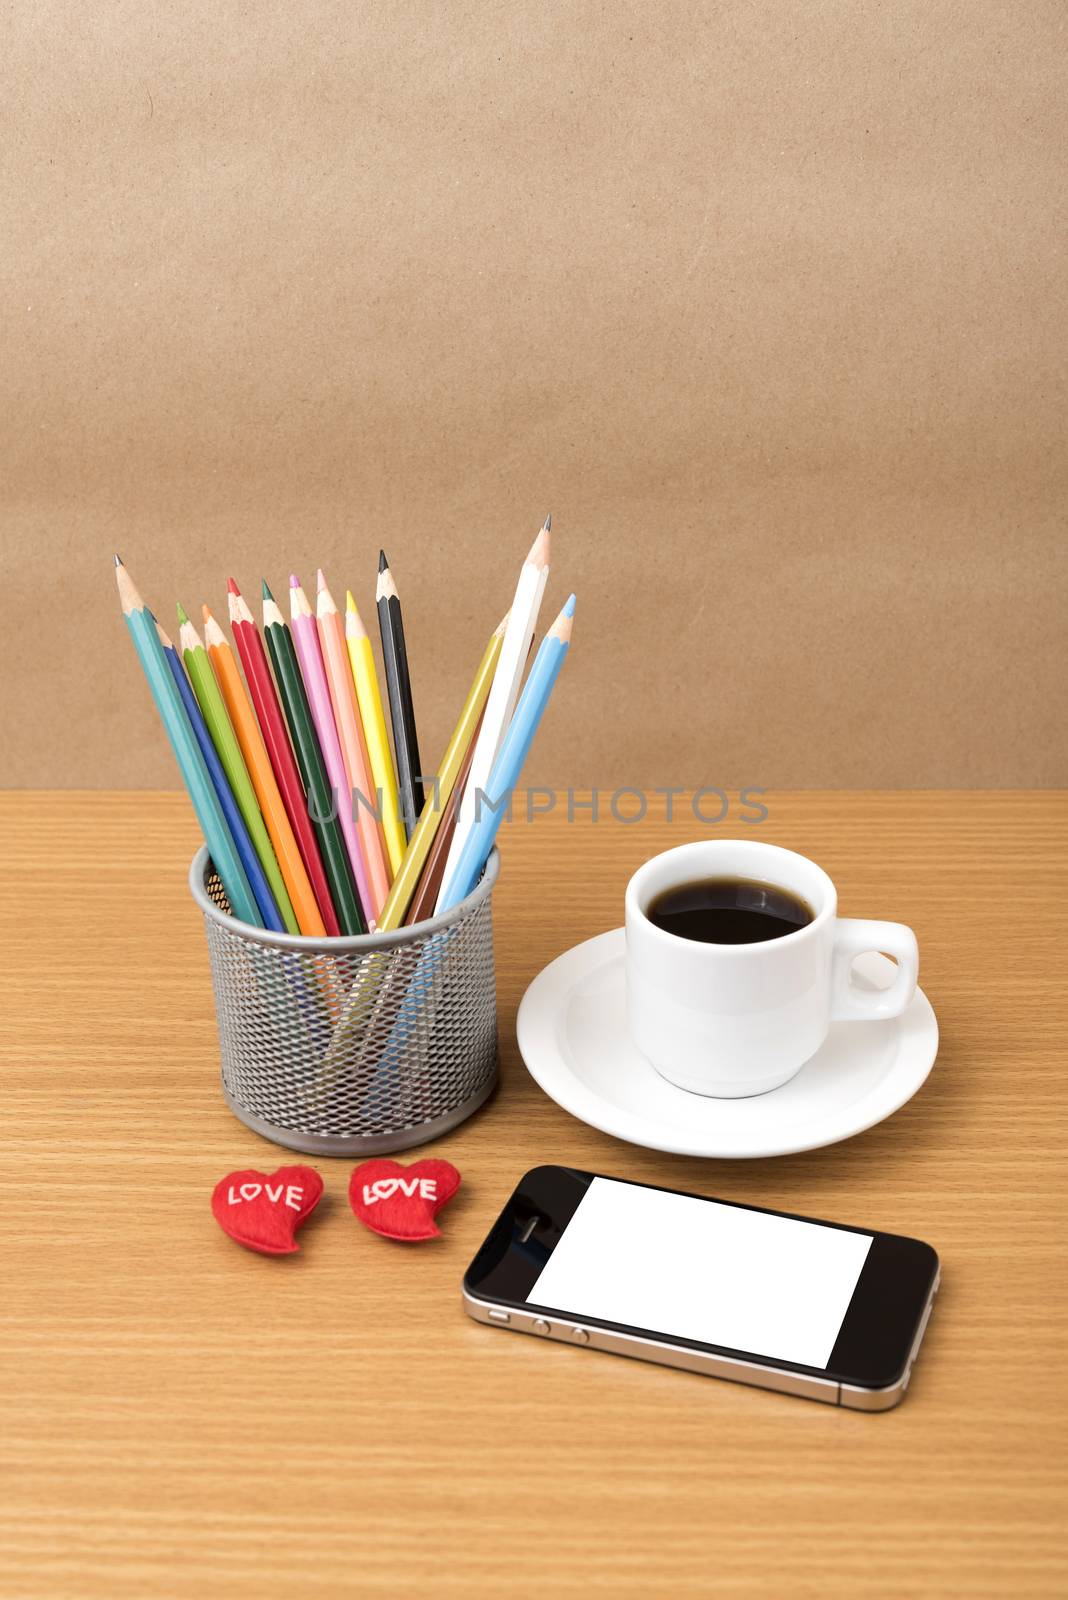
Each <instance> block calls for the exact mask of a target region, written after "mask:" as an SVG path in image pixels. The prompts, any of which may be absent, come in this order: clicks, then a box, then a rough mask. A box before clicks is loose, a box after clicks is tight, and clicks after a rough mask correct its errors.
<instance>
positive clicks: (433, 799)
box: [378, 617, 508, 933]
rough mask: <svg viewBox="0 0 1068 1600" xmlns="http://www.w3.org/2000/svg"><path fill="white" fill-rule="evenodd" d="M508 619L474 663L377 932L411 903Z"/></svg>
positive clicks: (398, 920) (392, 924)
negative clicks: (470, 681) (478, 659)
mask: <svg viewBox="0 0 1068 1600" xmlns="http://www.w3.org/2000/svg"><path fill="white" fill-rule="evenodd" d="M507 621H508V618H507V617H504V618H502V619H501V621H500V622H499V623H498V624H497V627H496V628H495V629H494V631H493V633H492V634H491V635H490V638H489V643H488V644H487V645H486V648H485V650H484V651H483V653H482V660H481V661H480V662H479V664H478V671H477V672H476V673H475V676H474V679H473V681H472V684H471V687H470V689H469V690H468V692H467V699H466V700H465V701H464V704H463V709H462V710H461V712H460V715H459V718H458V719H457V723H456V726H455V728H454V729H453V730H452V738H451V739H450V740H449V743H448V746H447V748H446V750H445V754H444V756H443V757H442V759H441V766H440V767H439V769H438V774H437V779H436V782H435V790H436V792H435V793H433V794H431V795H430V796H429V798H428V799H427V802H426V804H425V805H424V806H423V814H422V816H421V817H420V818H419V821H418V823H417V824H416V827H415V831H414V832H413V834H412V837H411V839H410V840H409V842H408V849H407V851H406V852H405V856H404V860H403V861H402V862H401V868H400V871H399V872H398V873H397V876H396V877H395V878H394V880H393V887H392V889H391V890H390V891H389V898H388V899H387V901H386V903H385V905H384V906H383V908H382V915H381V916H380V917H379V919H378V927H379V931H380V932H381V933H392V931H393V930H394V929H395V928H399V927H400V926H401V924H402V923H403V921H404V917H405V913H406V912H407V910H408V907H409V905H410V904H411V899H412V896H413V894H414V893H415V891H416V888H417V886H418V883H419V875H420V873H421V872H422V870H423V867H424V865H425V864H426V858H427V854H428V852H429V850H430V846H431V845H432V844H433V842H434V834H435V833H436V832H437V828H438V825H439V823H440V822H441V814H442V811H443V809H444V807H445V806H446V805H447V804H448V802H449V799H450V797H451V795H452V791H453V787H454V786H455V783H456V779H457V775H458V774H459V771H460V767H461V764H462V762H463V759H464V756H465V755H466V753H467V751H468V750H469V749H470V747H471V744H472V741H473V740H474V737H475V729H476V728H477V726H478V721H479V718H480V717H481V716H482V713H483V711H484V710H485V708H486V701H487V699H488V697H489V692H490V686H491V684H492V683H493V674H494V672H495V671H496V668H497V662H498V660H499V658H500V654H501V644H502V641H503V639H504V632H505V625H506V624H507Z"/></svg>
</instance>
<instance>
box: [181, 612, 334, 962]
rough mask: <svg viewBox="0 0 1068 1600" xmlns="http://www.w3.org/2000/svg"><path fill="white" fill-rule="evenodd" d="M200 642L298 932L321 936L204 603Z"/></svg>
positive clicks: (246, 705) (265, 765)
mask: <svg viewBox="0 0 1068 1600" xmlns="http://www.w3.org/2000/svg"><path fill="white" fill-rule="evenodd" d="M204 643H205V645H206V646H207V651H208V658H209V660H210V661H211V664H212V667H213V669H214V671H215V676H216V678H217V679H218V681H219V688H220V689H221V690H222V696H223V699H224V700H225V701H226V709H227V711H228V712H229V713H230V721H231V722H232V723H233V725H234V732H235V733H236V734H237V742H238V744H239V745H240V746H241V754H242V755H243V756H244V758H245V765H246V767H247V768H248V772H249V777H250V778H251V779H252V787H253V788H254V789H255V791H256V799H257V800H258V801H259V804H260V810H261V811H262V812H263V820H264V822H265V823H266V824H267V832H268V833H269V834H270V837H271V843H272V845H273V846H274V853H275V855H276V856H277V857H278V865H279V867H280V868H281V872H282V877H283V879H284V881H285V886H286V889H287V890H288V891H289V898H290V899H291V900H292V902H293V910H294V912H295V913H296V918H297V922H298V923H299V925H300V931H301V933H304V934H311V935H312V936H313V937H315V938H319V939H322V938H325V936H326V928H325V927H324V926H323V919H322V916H321V915H320V913H319V906H318V904H317V902H316V899H315V894H314V892H313V890H312V886H311V882H310V880H309V878H308V873H307V869H306V867H305V865H304V861H303V859H302V857H301V854H300V847H299V845H298V844H297V840H296V836H295V835H294V833H293V827H292V824H291V823H290V820H289V817H288V816H287V814H286V808H285V805H284V804H283V801H282V796H281V793H280V792H279V788H278V783H277V780H276V779H275V775H274V770H273V768H272V767H271V761H270V757H269V756H268V754H267V747H266V746H265V744H264V742H263V735H262V734H261V733H260V730H259V726H258V724H257V722H256V718H255V715H254V713H253V710H252V705H251V702H250V700H249V697H248V691H247V690H246V688H245V685H244V684H243V683H242V681H241V674H240V673H239V672H238V670H237V661H236V658H235V656H234V652H233V651H232V650H231V648H230V644H229V641H228V640H227V638H226V635H225V634H224V633H223V631H222V629H221V628H220V626H219V624H218V623H217V622H216V620H215V618H214V617H213V616H212V614H211V612H210V610H209V609H208V607H207V606H205V607H204Z"/></svg>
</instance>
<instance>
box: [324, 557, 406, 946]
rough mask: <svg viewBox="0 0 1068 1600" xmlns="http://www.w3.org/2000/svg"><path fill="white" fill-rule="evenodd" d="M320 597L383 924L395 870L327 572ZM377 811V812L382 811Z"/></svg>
mask: <svg viewBox="0 0 1068 1600" xmlns="http://www.w3.org/2000/svg"><path fill="white" fill-rule="evenodd" d="M317 587H318V597H317V601H316V607H315V616H316V621H317V622H318V625H319V645H320V647H321V649H322V654H323V666H324V668H325V670H326V682H327V687H328V688H329V690H330V703H331V705H332V706H333V708H334V723H335V725H336V727H337V736H338V739H339V740H340V743H341V754H342V757H343V758H344V761H345V772H346V774H347V775H348V786H349V792H350V793H354V792H358V793H359V794H361V795H363V797H364V800H365V801H366V804H361V803H360V801H359V799H357V801H356V828H357V831H358V833H359V835H360V845H361V847H362V849H363V858H364V860H365V861H366V863H367V876H368V877H369V879H370V880H371V904H370V906H369V907H368V910H369V911H370V913H371V915H372V916H373V917H374V919H375V921H376V922H377V920H378V918H379V917H380V916H381V915H382V907H383V905H384V904H385V900H386V896H387V895H388V893H389V881H390V880H389V866H388V864H387V861H386V847H385V843H384V842H383V838H382V829H381V827H380V825H379V822H378V818H377V817H376V816H375V814H374V812H373V811H372V810H371V809H370V808H371V807H372V806H376V801H375V786H374V780H373V779H372V777H371V763H370V761H369V760H368V758H367V746H366V745H365V744H364V738H363V726H362V724H361V722H360V713H359V710H358V708H357V705H356V686H355V684H354V683H353V679H352V666H351V665H350V662H349V647H348V645H347V644H346V643H345V624H344V621H343V620H342V618H341V616H340V615H339V613H338V609H337V606H336V605H335V604H334V599H333V596H332V595H331V593H330V590H329V589H328V588H327V586H326V579H325V578H324V577H323V573H322V568H320V569H319V573H318V583H317ZM376 809H377V806H376Z"/></svg>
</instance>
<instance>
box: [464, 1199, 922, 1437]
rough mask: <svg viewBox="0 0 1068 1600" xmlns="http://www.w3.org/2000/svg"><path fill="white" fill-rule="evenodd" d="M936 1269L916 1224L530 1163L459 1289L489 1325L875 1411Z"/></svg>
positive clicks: (908, 1362) (908, 1351)
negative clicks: (909, 1235)
mask: <svg viewBox="0 0 1068 1600" xmlns="http://www.w3.org/2000/svg"><path fill="white" fill-rule="evenodd" d="M938 1278H939V1265H938V1256H937V1255H936V1254H935V1252H934V1250H932V1248H931V1246H930V1245H929V1244H922V1243H921V1242H920V1240H919V1239H906V1238H903V1237H901V1236H899V1235H898V1234H894V1233H875V1232H873V1231H872V1230H871V1229H868V1228H849V1227H844V1226H843V1225H842V1224H841V1223H838V1222H815V1221H813V1220H812V1219H811V1218H809V1217H797V1216H793V1215H791V1214H790V1213H789V1212H785V1211H768V1210H765V1209H763V1208H761V1207H757V1206H743V1205H737V1204H736V1203H734V1202H733V1201H728V1200H709V1199H706V1198H704V1197H703V1196H701V1195H696V1194H682V1193H680V1192H679V1191H677V1190H674V1189H658V1188H653V1187H651V1186H649V1185H647V1184H641V1183H630V1182H628V1181H627V1180H626V1179H624V1178H606V1177H601V1176H598V1175H596V1174H594V1173H592V1172H579V1171H576V1170H575V1169H574V1168H572V1167H535V1168H534V1169H533V1170H532V1171H531V1172H528V1173H527V1175H526V1177H525V1178H523V1179H522V1181H521V1182H520V1184H519V1186H518V1188H517V1189H516V1191H515V1193H514V1194H513V1195H512V1198H511V1199H510V1200H509V1202H508V1204H507V1205H506V1206H505V1208H504V1210H503V1211H502V1212H501V1214H500V1216H499V1217H498V1218H497V1221H496V1222H495V1223H494V1225H493V1227H492V1229H491V1230H490V1233H489V1235H488V1237H487V1238H486V1241H485V1243H484V1244H483V1245H482V1247H481V1249H480V1250H479V1252H478V1254H477V1255H476V1256H475V1259H474V1261H473V1262H472V1263H471V1266H470V1267H469V1268H468V1271H467V1274H466V1276H465V1277H464V1284H463V1297H464V1308H465V1310H466V1311H467V1312H468V1314H469V1315H470V1316H472V1317H474V1318H475V1320H476V1321H477V1322H484V1323H487V1324H488V1325H489V1326H491V1327H499V1328H510V1329H512V1330H513V1331H514V1332H516V1333H530V1334H534V1335H536V1336H539V1337H541V1338H543V1339H556V1340H559V1341H560V1342H561V1343H563V1344H573V1345H582V1346H585V1347H586V1348H588V1349H590V1350H608V1351H611V1352H613V1353H614V1354H616V1355H625V1356H636V1357H638V1358H639V1359H640V1360H643V1361H655V1362H658V1363H659V1364H660V1365H661V1366H665V1367H679V1368H682V1369H683V1370H684V1371H686V1372H701V1373H707V1374H710V1375H711V1376H713V1377H717V1378H730V1379H733V1380H734V1382H736V1383H750V1384H755V1385H756V1386H757V1387H758V1388H761V1389H777V1390H779V1391H780V1392H781V1393H783V1394H794V1395H801V1396H804V1397H806V1398H808V1399H811V1400H822V1401H825V1402H826V1403H827V1404H828V1405H838V1406H848V1407H850V1408H851V1409H853V1410H856V1411H886V1410H889V1408H890V1407H891V1406H895V1405H897V1403H898V1401H899V1400H900V1399H901V1398H902V1396H903V1395H904V1393H905V1390H906V1389H907V1388H908V1384H909V1378H910V1376H911V1374H912V1365H913V1362H914V1361H915V1359H916V1355H917V1352H918V1351H919V1348H920V1343H921V1341H922V1339H923V1335H924V1330H925V1329H926V1327H927V1320H928V1318H929V1317H930V1314H931V1307H932V1305H933V1304H934V1297H935V1293H936V1291H937V1289H938Z"/></svg>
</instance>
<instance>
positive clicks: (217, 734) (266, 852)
mask: <svg viewBox="0 0 1068 1600" xmlns="http://www.w3.org/2000/svg"><path fill="white" fill-rule="evenodd" d="M178 621H179V622H180V623H181V631H180V633H179V635H178V643H179V645H180V647H181V651H182V660H183V661H184V662H185V670H186V671H187V672H188V674H189V681H190V683H191V684H192V685H193V693H194V694H195V695H196V697H197V700H198V702H199V704H200V709H201V711H202V712H203V713H204V721H205V722H206V723H207V725H208V731H209V733H210V734H211V738H212V743H213V744H214V746H215V748H216V750H217V751H218V752H219V760H220V761H221V762H222V764H223V771H224V772H225V773H226V776H227V777H228V778H229V780H230V787H231V789H232V790H233V791H234V799H235V800H236V801H237V806H238V810H239V811H240V812H241V815H242V817H244V819H245V826H246V828H247V829H248V831H249V834H250V836H251V838H252V843H253V844H254V845H255V847H256V854H257V855H258V856H259V858H260V863H261V865H262V867H263V870H264V872H265V873H266V875H267V882H268V883H269V884H270V886H271V892H272V894H273V895H274V897H275V900H276V901H277V902H278V909H279V911H280V912H281V914H282V921H283V922H284V923H285V925H286V932H287V933H299V932H300V924H299V923H298V921H297V918H296V915H295V913H294V911H293V902H292V901H291V900H290V898H289V892H288V890H287V889H286V886H285V881H284V879H283V877H282V873H281V871H280V869H279V866H278V857H277V856H276V855H275V853H274V846H273V845H272V844H271V838H270V834H269V833H268V832H267V825H266V823H265V822H264V820H263V813H262V812H261V810H260V806H259V801H258V800H257V799H256V791H255V789H254V788H253V787H252V779H251V778H250V777H249V775H248V768H247V767H246V766H245V758H244V756H243V755H242V754H241V746H240V745H239V744H238V742H237V735H236V733H235V732H234V728H233V723H232V722H231V721H230V714H229V712H228V711H227V709H226V702H225V700H224V699H223V697H222V690H221V689H220V688H219V685H218V682H217V680H216V677H215V672H214V670H213V668H212V665H211V662H210V661H209V659H208V652H207V651H206V650H205V648H204V645H203V643H202V641H201V638H200V635H199V634H198V633H197V630H196V629H195V628H194V626H193V624H192V623H191V622H190V620H189V618H188V617H187V616H186V614H185V612H184V611H183V610H182V608H181V606H179V607H178Z"/></svg>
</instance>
